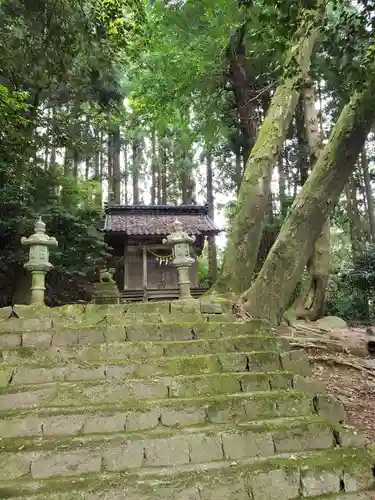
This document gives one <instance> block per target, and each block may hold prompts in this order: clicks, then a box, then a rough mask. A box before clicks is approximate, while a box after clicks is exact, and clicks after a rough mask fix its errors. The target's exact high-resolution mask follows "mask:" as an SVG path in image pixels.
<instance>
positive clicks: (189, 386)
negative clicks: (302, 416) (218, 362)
mask: <svg viewBox="0 0 375 500" xmlns="http://www.w3.org/2000/svg"><path fill="white" fill-rule="evenodd" d="M3 373H5V372H3ZM9 375H10V378H9ZM126 375H127V374H126V372H125V369H124V367H123V366H121V365H108V366H98V367H96V368H95V367H92V366H90V367H84V366H81V367H77V366H73V367H69V366H67V367H60V368H55V369H24V368H21V369H18V370H17V369H14V370H13V372H11V371H9V373H8V385H5V384H4V385H3V387H2V389H1V390H0V397H1V395H5V394H13V393H15V392H17V393H21V392H27V393H29V392H30V391H35V390H36V391H38V390H40V389H41V388H42V387H41V386H45V388H46V389H51V388H55V390H56V391H65V388H66V387H67V388H68V390H69V387H70V385H69V382H78V383H79V385H77V384H76V385H75V387H78V389H77V390H78V391H80V392H81V393H82V392H84V391H85V390H86V389H87V388H88V387H89V386H91V388H92V387H96V389H97V390H101V391H102V392H105V391H109V392H111V391H115V392H116V391H117V390H120V391H123V393H124V395H126V396H127V397H128V398H130V399H134V398H136V399H149V398H175V397H180V398H181V397H193V396H204V395H213V394H231V393H238V392H257V391H268V390H270V389H271V390H275V389H289V388H291V387H292V379H293V374H292V373H290V372H284V371H279V372H267V373H257V372H241V373H238V372H233V373H231V372H227V373H211V374H204V375H203V374H201V375H176V376H174V377H164V376H162V377H156V378H155V377H154V378H134V379H132V378H127V376H126ZM4 378H5V377H4ZM54 384H55V385H54ZM118 387H120V389H118ZM100 388H101V389H100Z"/></svg>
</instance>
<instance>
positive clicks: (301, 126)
mask: <svg viewBox="0 0 375 500" xmlns="http://www.w3.org/2000/svg"><path fill="white" fill-rule="evenodd" d="M307 98H308V95H307V92H306V88H303V89H302V91H301V95H300V96H299V99H298V105H297V108H296V130H297V142H298V171H299V175H300V185H301V186H303V185H304V184H305V182H306V181H307V178H308V176H309V167H312V164H311V161H309V141H308V138H307V124H308V122H309V119H308V117H307V114H306V113H307V112H308V110H307V109H306V108H307V107H308V106H307V101H306V99H307ZM314 102H315V101H314Z"/></svg>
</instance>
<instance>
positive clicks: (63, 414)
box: [0, 390, 329, 436]
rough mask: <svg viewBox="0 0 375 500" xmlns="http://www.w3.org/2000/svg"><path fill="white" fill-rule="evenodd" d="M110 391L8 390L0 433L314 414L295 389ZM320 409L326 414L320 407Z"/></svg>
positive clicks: (149, 426) (102, 429)
mask: <svg viewBox="0 0 375 500" xmlns="http://www.w3.org/2000/svg"><path fill="white" fill-rule="evenodd" d="M112 394H113V393H112ZM112 394H110V395H107V397H106V396H105V394H103V395H102V397H98V396H97V394H94V395H93V394H92V393H91V397H90V395H86V397H84V396H83V395H82V394H81V397H80V398H77V397H76V394H70V393H69V391H67V392H66V393H65V394H64V393H60V394H58V393H56V392H55V393H53V394H52V395H51V393H49V394H48V392H45V393H43V392H42V391H40V392H39V393H37V392H35V393H29V394H28V393H20V394H14V395H9V396H15V399H14V400H13V401H11V400H9V401H8V403H9V404H8V406H7V407H5V406H4V405H3V411H2V412H1V413H0V416H1V417H2V419H3V421H2V422H1V426H2V427H3V428H4V432H3V434H2V435H3V436H5V435H10V434H12V433H13V435H14V433H16V432H17V433H19V434H21V432H22V430H24V435H25V434H26V433H30V432H31V433H32V434H36V433H38V432H40V428H41V425H43V432H44V433H47V434H48V433H53V432H52V431H50V430H49V429H50V428H55V429H59V433H62V434H67V433H68V434H71V433H74V432H81V429H83V430H82V432H83V433H84V434H85V433H86V434H92V433H97V432H116V431H123V430H124V428H126V429H127V430H128V431H130V430H132V431H133V430H134V431H135V430H147V429H152V428H155V427H158V426H159V425H161V426H164V427H186V426H191V425H203V424H206V425H207V424H216V423H233V422H251V421H256V420H259V419H273V418H279V417H302V416H311V415H313V414H316V410H315V408H314V406H313V404H312V399H311V398H310V397H309V396H307V395H306V394H305V393H301V392H300V391H296V390H288V391H281V390H279V391H273V392H272V391H269V392H259V393H254V394H244V393H242V394H233V395H226V396H221V395H216V396H206V397H201V398H197V397H195V398H184V399H177V398H176V399H169V400H167V399H163V400H151V401H145V400H142V401H131V400H130V401H129V400H128V399H127V398H126V397H124V396H121V393H120V391H118V392H117V393H116V395H117V396H118V397H117V400H116V397H112ZM43 396H44V397H43ZM110 401H111V403H110ZM122 401H123V402H122ZM12 403H13V404H12ZM37 407H39V408H38V409H36V408H37ZM21 409H22V410H21ZM320 414H321V415H322V416H324V417H326V416H327V414H326V412H325V411H321V412H320ZM328 417H329V415H328ZM20 429H21V432H20Z"/></svg>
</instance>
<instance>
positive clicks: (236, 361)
mask: <svg viewBox="0 0 375 500" xmlns="http://www.w3.org/2000/svg"><path fill="white" fill-rule="evenodd" d="M15 310H16V312H17V314H18V316H19V318H16V319H15V318H11V319H8V317H7V316H8V313H9V310H0V353H1V354H0V359H1V364H0V417H1V418H0V499H1V498H14V499H16V498H18V499H30V500H31V499H34V500H39V499H40V500H41V499H51V500H57V499H59V500H71V499H76V498H82V499H88V500H94V499H95V500H97V499H106V500H110V499H111V500H112V499H126V500H157V499H163V500H172V499H173V500H274V499H275V500H289V499H291V500H292V499H297V498H304V497H319V498H327V499H328V498H334V499H337V500H339V499H340V500H345V499H347V500H359V499H363V500H370V499H373V498H374V497H373V494H372V493H371V489H372V488H373V483H374V476H373V469H374V465H375V454H374V452H373V450H372V449H371V448H366V447H365V446H364V441H363V438H362V436H361V435H360V434H359V433H358V432H356V431H355V430H354V429H351V428H349V427H347V426H345V425H344V424H343V420H344V413H343V408H342V406H341V404H339V402H337V401H336V400H334V399H332V398H330V397H329V396H328V395H327V394H325V393H324V391H323V389H322V388H321V387H319V385H317V384H316V383H315V382H314V381H312V380H310V379H309V378H308V376H309V370H310V368H309V363H308V359H307V356H306V355H305V354H304V353H303V352H298V351H290V350H289V346H288V343H287V342H286V341H285V340H283V339H282V338H281V337H279V336H277V335H276V334H275V332H273V331H272V330H271V329H270V327H269V326H268V325H267V324H266V323H262V322H261V321H256V320H252V321H249V322H247V323H241V322H237V321H236V318H235V317H234V316H233V315H232V314H230V312H229V308H228V306H227V303H225V302H217V303H205V302H203V301H202V302H200V301H193V302H187V303H184V302H179V301H176V302H171V303H162V302H160V303H137V304H135V303H134V304H129V305H117V306H99V305H96V306H93V305H87V306H83V305H82V306H78V305H77V306H76V305H74V306H65V307H62V308H56V309H48V308H40V309H33V308H32V307H25V306H23V307H16V309H15Z"/></svg>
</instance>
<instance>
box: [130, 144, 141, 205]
mask: <svg viewBox="0 0 375 500" xmlns="http://www.w3.org/2000/svg"><path fill="white" fill-rule="evenodd" d="M132 152H133V158H132V182H133V205H138V204H139V168H140V141H139V140H138V139H133V144H132Z"/></svg>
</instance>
